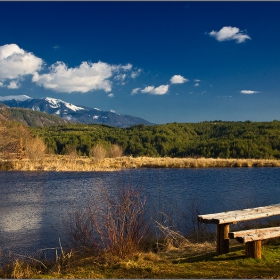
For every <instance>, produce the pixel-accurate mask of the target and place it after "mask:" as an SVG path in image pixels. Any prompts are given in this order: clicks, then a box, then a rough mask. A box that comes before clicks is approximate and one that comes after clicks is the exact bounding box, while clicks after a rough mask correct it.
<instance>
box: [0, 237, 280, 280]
mask: <svg viewBox="0 0 280 280" xmlns="http://www.w3.org/2000/svg"><path fill="white" fill-rule="evenodd" d="M279 245H280V242H279V241H273V242H271V243H268V244H265V245H263V257H262V259H260V260H256V259H251V258H245V257H244V245H237V244H236V245H232V246H231V249H230V253H228V254H225V255H221V256H217V255H216V253H215V246H214V244H210V243H204V244H191V243H186V244H184V245H183V246H181V247H180V248H175V247H172V246H171V247H169V248H166V249H165V250H164V251H162V252H160V253H152V252H146V253H144V252H138V253H135V254H133V255H132V256H130V257H127V258H125V259H118V258H114V257H110V256H108V255H107V256H103V257H98V258H97V257H91V256H87V257H85V256H84V257H78V256H75V254H73V255H71V257H68V258H67V259H64V261H61V260H60V261H58V262H56V263H53V264H46V267H43V266H42V265H40V264H38V263H35V262H33V263H32V262H31V263H29V264H28V263H27V262H22V261H20V260H17V261H15V262H14V263H13V264H12V265H9V266H6V267H4V268H3V269H2V270H0V277H1V278H37V279H38V278H76V279H81V278H84V279H85V278H107V279H108V278H114V279H121V278H129V279H133V278H138V279H139V278H161V279H163V278H279V277H280V266H279V262H280V246H279Z"/></svg>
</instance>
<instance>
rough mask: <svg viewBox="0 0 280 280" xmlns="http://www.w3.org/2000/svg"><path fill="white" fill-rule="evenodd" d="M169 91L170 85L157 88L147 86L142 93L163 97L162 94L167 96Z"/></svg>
mask: <svg viewBox="0 0 280 280" xmlns="http://www.w3.org/2000/svg"><path fill="white" fill-rule="evenodd" d="M168 89H169V85H161V86H159V87H156V88H155V87H154V86H147V87H145V88H144V89H142V90H141V92H142V93H149V94H156V95H162V94H166V93H167V92H168Z"/></svg>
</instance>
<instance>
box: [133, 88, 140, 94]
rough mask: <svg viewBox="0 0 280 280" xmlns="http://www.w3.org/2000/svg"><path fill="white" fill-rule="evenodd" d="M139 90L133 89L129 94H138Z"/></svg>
mask: <svg viewBox="0 0 280 280" xmlns="http://www.w3.org/2000/svg"><path fill="white" fill-rule="evenodd" d="M140 89H141V88H134V89H133V90H132V92H131V95H133V94H136V93H138V91H139V90H140Z"/></svg>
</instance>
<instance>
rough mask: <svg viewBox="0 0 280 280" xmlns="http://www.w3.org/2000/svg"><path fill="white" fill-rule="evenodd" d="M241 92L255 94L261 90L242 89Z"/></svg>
mask: <svg viewBox="0 0 280 280" xmlns="http://www.w3.org/2000/svg"><path fill="white" fill-rule="evenodd" d="M240 93H243V94H254V93H259V91H256V90H247V89H243V90H241V91H240Z"/></svg>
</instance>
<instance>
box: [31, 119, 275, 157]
mask: <svg viewBox="0 0 280 280" xmlns="http://www.w3.org/2000/svg"><path fill="white" fill-rule="evenodd" d="M31 129H32V132H33V133H34V134H35V135H36V136H39V137H40V138H42V139H43V140H44V142H45V144H46V146H47V149H48V151H49V152H50V153H55V154H69V152H71V151H75V152H77V154H78V155H81V156H89V155H90V150H91V148H92V147H94V146H95V145H103V146H104V147H109V146H110V145H112V144H117V145H119V146H120V147H121V148H122V150H123V154H124V155H126V156H134V157H138V156H151V157H165V156H168V157H205V158H210V157H211V158H256V159H260V158H263V159H280V121H277V120H275V121H272V122H252V121H245V122H225V121H207V122H201V123H168V124H163V125H153V126H146V125H136V126H132V127H129V128H115V127H109V126H106V125H96V124H92V125H88V124H87V125H83V124H79V125H60V126H45V127H32V128H31Z"/></svg>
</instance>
